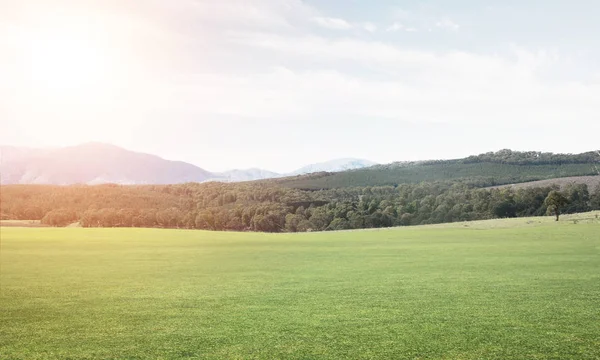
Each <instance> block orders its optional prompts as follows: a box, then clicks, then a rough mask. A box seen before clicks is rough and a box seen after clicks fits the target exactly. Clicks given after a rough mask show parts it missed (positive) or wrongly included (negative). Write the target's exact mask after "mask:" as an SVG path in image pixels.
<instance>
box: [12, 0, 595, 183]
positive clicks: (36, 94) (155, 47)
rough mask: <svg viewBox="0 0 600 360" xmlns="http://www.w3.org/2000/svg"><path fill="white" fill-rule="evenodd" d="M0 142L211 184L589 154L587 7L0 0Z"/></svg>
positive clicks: (590, 34)
mask: <svg viewBox="0 0 600 360" xmlns="http://www.w3.org/2000/svg"><path fill="white" fill-rule="evenodd" d="M0 8H1V9H2V10H1V11H0V144H5V145H17V146H27V147H45V146H53V147H54V146H67V145H76V144H80V143H85V142H89V141H100V142H106V143H111V144H114V145H118V146H122V147H125V148H128V149H131V150H135V151H141V152H148V153H152V154H156V155H159V156H161V157H164V158H168V159H174V160H182V161H187V162H190V163H193V164H196V165H198V166H200V167H202V168H205V169H209V170H211V171H222V170H226V169H233V168H250V167H260V168H264V169H269V170H272V171H279V172H285V171H291V170H294V169H296V168H298V167H300V166H303V165H306V164H309V163H314V162H319V161H326V160H330V159H335V158H343V157H357V158H365V159H369V160H372V161H376V162H379V163H386V162H392V161H402V160H418V159H438V158H443V159H447V158H456V157H463V156H468V155H471V154H477V153H482V152H487V151H495V150H499V149H502V148H511V149H514V150H539V151H553V152H568V153H577V152H584V151H589V150H593V149H597V148H598V133H600V119H599V118H598V114H600V66H599V65H598V64H600V62H599V60H600V47H599V46H598V45H600V44H599V40H598V37H597V36H596V34H598V32H599V31H600V25H598V22H597V19H596V16H595V15H596V14H598V12H599V11H600V3H598V2H595V1H574V2H569V3H567V2H527V3H526V4H524V3H522V2H519V1H502V2H500V1H496V2H480V1H466V0H465V1H453V2H447V1H428V2H415V1H391V0H390V1H387V0H386V1H378V2H371V1H300V0H244V1H243V0H227V1H209V0H182V1H158V0H152V1H100V0H98V1H74V0H72V1H68V0H55V1H50V0H46V1H42V0H39V1H35V0H22V1H18V0H13V1H11V0H0Z"/></svg>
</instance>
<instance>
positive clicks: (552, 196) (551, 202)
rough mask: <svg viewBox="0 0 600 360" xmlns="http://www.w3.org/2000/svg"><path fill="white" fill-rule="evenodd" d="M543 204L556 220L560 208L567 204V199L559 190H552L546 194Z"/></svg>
mask: <svg viewBox="0 0 600 360" xmlns="http://www.w3.org/2000/svg"><path fill="white" fill-rule="evenodd" d="M544 204H546V206H547V207H548V212H549V213H550V214H554V215H555V216H556V221H558V218H559V216H560V213H561V210H562V208H564V207H565V206H567V205H568V204H569V199H567V198H566V197H565V196H564V195H563V194H562V193H560V192H559V191H556V190H552V191H550V193H549V194H548V197H546V200H545V201H544Z"/></svg>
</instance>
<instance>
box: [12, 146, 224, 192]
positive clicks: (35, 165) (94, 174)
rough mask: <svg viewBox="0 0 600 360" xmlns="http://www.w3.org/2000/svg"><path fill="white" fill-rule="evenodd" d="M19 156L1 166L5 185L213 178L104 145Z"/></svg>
mask: <svg viewBox="0 0 600 360" xmlns="http://www.w3.org/2000/svg"><path fill="white" fill-rule="evenodd" d="M4 151H6V150H4ZM4 151H3V152H4ZM16 152H17V151H14V150H13V151H12V152H10V154H11V155H10V157H9V158H8V160H6V161H5V160H3V161H2V164H0V174H1V179H0V181H1V183H2V184H56V185H65V184H100V183H117V184H176V183H185V182H202V181H205V180H206V179H208V178H210V177H211V176H212V175H211V173H210V172H208V171H206V170H204V169H201V168H199V167H197V166H195V165H192V164H188V163H185V162H181V161H170V160H165V159H162V158H160V157H158V156H154V155H149V154H143V153H137V152H133V151H129V150H126V149H123V148H120V147H117V146H113V145H108V144H101V143H88V144H83V145H78V146H71V147H65V148H58V149H45V150H36V151H26V152H20V153H19V154H20V155H18V156H17V155H15V153H16ZM7 153H8V152H7Z"/></svg>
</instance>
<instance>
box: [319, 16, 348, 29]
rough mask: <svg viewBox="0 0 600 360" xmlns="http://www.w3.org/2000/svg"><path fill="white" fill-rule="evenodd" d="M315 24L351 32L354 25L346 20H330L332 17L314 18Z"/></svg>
mask: <svg viewBox="0 0 600 360" xmlns="http://www.w3.org/2000/svg"><path fill="white" fill-rule="evenodd" d="M311 20H312V22H314V23H315V24H317V25H319V26H321V27H324V28H327V29H333V30H349V29H352V27H353V26H352V25H351V24H350V23H348V22H347V21H346V20H344V19H339V18H330V17H314V18H312V19H311Z"/></svg>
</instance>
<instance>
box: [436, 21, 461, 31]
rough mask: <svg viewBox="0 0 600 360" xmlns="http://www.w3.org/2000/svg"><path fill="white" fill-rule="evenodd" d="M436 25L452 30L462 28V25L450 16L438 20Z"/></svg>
mask: <svg viewBox="0 0 600 360" xmlns="http://www.w3.org/2000/svg"><path fill="white" fill-rule="evenodd" d="M435 26H436V27H439V28H442V29H447V30H451V31H457V30H458V29H459V28H460V25H458V24H457V23H455V22H454V21H452V20H450V19H448V18H444V19H442V20H440V21H438V22H436V23H435Z"/></svg>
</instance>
